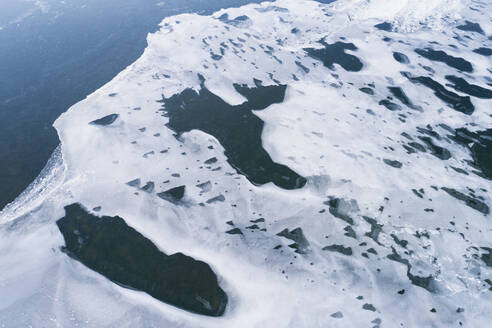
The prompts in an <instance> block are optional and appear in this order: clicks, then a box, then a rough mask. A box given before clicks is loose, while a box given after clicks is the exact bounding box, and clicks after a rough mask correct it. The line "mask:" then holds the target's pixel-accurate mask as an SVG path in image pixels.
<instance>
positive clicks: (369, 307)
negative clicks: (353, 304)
mask: <svg viewBox="0 0 492 328" xmlns="http://www.w3.org/2000/svg"><path fill="white" fill-rule="evenodd" d="M362 308H363V309H364V310H367V311H372V312H376V308H375V307H374V305H372V304H369V303H366V304H364V305H362Z"/></svg>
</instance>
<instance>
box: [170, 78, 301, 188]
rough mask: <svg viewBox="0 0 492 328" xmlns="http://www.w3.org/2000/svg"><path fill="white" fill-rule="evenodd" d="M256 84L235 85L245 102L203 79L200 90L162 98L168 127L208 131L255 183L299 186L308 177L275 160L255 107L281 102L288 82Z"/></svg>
mask: <svg viewBox="0 0 492 328" xmlns="http://www.w3.org/2000/svg"><path fill="white" fill-rule="evenodd" d="M255 82H256V87H253V88H249V87H247V86H242V85H234V87H235V89H236V90H237V92H239V93H240V94H241V95H243V96H244V97H246V99H247V101H246V102H245V103H243V104H241V105H237V106H231V105H229V104H228V103H226V102H225V101H223V100H222V99H221V98H220V97H218V96H216V95H215V94H213V93H212V92H210V91H209V90H208V89H207V88H206V87H205V84H204V81H203V80H202V84H201V89H200V91H198V92H197V91H195V90H193V89H186V90H184V91H183V92H181V93H179V94H176V95H173V96H172V97H170V98H167V99H166V98H164V97H163V99H162V100H161V102H162V103H163V111H164V112H165V113H166V115H167V116H168V117H169V123H167V126H168V127H169V128H171V129H172V130H174V131H176V132H178V133H183V132H188V131H191V130H194V129H197V130H201V131H203V132H205V133H208V134H210V135H212V136H214V137H215V138H217V140H218V141H219V142H220V143H221V145H222V146H223V147H224V150H225V151H224V154H225V155H226V157H227V161H228V162H229V164H231V166H232V167H234V168H235V169H236V171H237V172H238V173H240V174H243V175H245V176H246V178H247V179H248V180H249V181H251V182H252V183H253V184H255V185H262V184H265V183H268V182H273V183H274V184H275V185H277V186H278V187H281V188H284V189H298V188H302V187H303V186H304V185H305V184H306V179H305V178H304V177H301V176H300V175H299V174H297V173H296V172H294V171H293V170H291V169H290V168H288V167H287V166H285V165H282V164H278V163H275V162H274V161H273V160H272V158H271V157H270V155H269V154H268V153H267V152H266V151H265V149H264V148H263V145H262V140H261V135H262V131H263V126H264V122H263V121H262V120H261V119H260V118H259V117H258V116H256V115H254V114H253V112H252V110H263V109H265V108H267V107H268V106H270V105H272V104H275V103H281V102H282V101H283V100H284V97H285V90H286V86H285V85H272V86H263V85H261V82H260V81H255Z"/></svg>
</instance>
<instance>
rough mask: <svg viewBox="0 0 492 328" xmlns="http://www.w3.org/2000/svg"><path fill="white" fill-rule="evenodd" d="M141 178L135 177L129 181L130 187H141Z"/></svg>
mask: <svg viewBox="0 0 492 328" xmlns="http://www.w3.org/2000/svg"><path fill="white" fill-rule="evenodd" d="M140 183H141V181H140V179H134V180H132V181H128V182H127V183H126V184H127V185H129V186H130V187H140Z"/></svg>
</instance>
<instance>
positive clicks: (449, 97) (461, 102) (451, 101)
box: [402, 72, 475, 115]
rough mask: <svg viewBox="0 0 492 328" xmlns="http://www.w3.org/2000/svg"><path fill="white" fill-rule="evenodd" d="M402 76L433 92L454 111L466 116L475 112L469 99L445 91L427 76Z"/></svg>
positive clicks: (406, 74) (407, 74)
mask: <svg viewBox="0 0 492 328" xmlns="http://www.w3.org/2000/svg"><path fill="white" fill-rule="evenodd" d="M402 75H403V76H405V77H406V78H408V79H409V80H410V81H411V82H413V83H416V84H421V85H423V86H426V87H427V88H429V89H431V90H433V91H434V95H435V96H436V97H437V98H439V99H441V100H442V101H444V102H445V103H447V104H448V105H449V106H450V107H451V108H453V109H454V110H456V111H458V112H461V113H463V114H466V115H471V114H472V113H473V112H474V111H475V106H473V104H472V102H471V100H470V97H468V96H465V97H462V96H460V95H458V94H456V93H454V92H451V91H449V90H447V89H446V88H445V87H444V86H442V85H441V84H440V83H439V82H436V81H434V80H433V79H431V78H430V77H428V76H412V75H411V74H410V73H409V72H402Z"/></svg>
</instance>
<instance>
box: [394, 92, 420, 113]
mask: <svg viewBox="0 0 492 328" xmlns="http://www.w3.org/2000/svg"><path fill="white" fill-rule="evenodd" d="M388 90H389V92H390V93H391V94H392V95H393V96H394V97H395V98H396V99H398V100H399V101H400V102H401V103H402V104H404V105H405V106H407V107H408V108H410V109H415V110H418V111H422V107H420V106H417V105H415V104H414V103H413V102H412V101H411V100H410V99H409V98H408V96H407V95H406V93H405V92H404V91H403V89H402V88H400V87H388Z"/></svg>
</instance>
